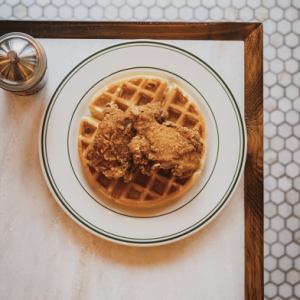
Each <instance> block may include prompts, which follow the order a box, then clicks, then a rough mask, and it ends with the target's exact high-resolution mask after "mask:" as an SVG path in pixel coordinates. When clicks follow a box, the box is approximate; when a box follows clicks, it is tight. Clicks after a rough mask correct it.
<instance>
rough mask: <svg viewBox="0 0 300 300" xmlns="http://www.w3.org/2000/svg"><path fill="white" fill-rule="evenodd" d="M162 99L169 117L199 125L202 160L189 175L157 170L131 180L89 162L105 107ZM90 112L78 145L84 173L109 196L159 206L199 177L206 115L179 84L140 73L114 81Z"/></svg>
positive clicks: (139, 205) (129, 204) (94, 101)
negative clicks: (110, 175)
mask: <svg viewBox="0 0 300 300" xmlns="http://www.w3.org/2000/svg"><path fill="white" fill-rule="evenodd" d="M152 101H162V103H163V109H164V110H165V111H167V112H168V120H169V121H172V122H174V123H176V124H179V125H181V126H185V127H188V128H196V129H197V130H198V131H199V133H200V136H201V138H202V143H203V145H204V147H203V151H202V153H201V155H202V156H201V164H200V168H199V170H198V171H197V172H195V173H194V174H193V176H192V177H190V178H185V179H179V178H175V177H174V176H173V175H172V174H171V173H170V172H168V171H166V170H155V171H153V173H152V174H151V175H150V176H148V175H144V174H139V175H137V176H136V177H135V179H134V180H133V181H131V182H127V183H125V182H124V181H123V180H122V179H117V180H116V179H108V178H107V177H105V176H104V175H102V174H98V173H97V172H95V170H94V169H93V168H92V167H91V166H89V163H88V160H87V157H86V154H87V151H88V147H89V145H90V144H91V143H92V141H93V138H94V136H95V133H96V130H97V126H98V123H99V122H100V120H101V118H102V111H103V108H104V107H105V105H106V104H107V103H115V104H117V105H118V107H119V108H120V109H122V110H123V111H125V110H127V108H128V107H130V106H131V105H144V104H147V103H150V102H152ZM89 109H90V113H91V116H87V117H84V118H83V119H82V120H81V124H80V130H79V136H78V149H79V156H80V160H81V164H82V167H83V171H84V174H85V176H86V178H87V180H88V182H89V184H90V185H91V186H92V188H93V189H94V190H95V191H96V192H99V193H100V194H101V195H102V196H104V197H105V198H106V199H110V200H113V201H115V202H116V203H118V204H121V205H123V206H127V207H131V208H147V207H156V206H160V205H162V204H166V203H169V202H171V201H172V200H175V199H178V198H179V197H181V196H182V195H183V194H184V193H185V192H187V190H188V189H189V188H190V187H191V185H192V184H193V183H194V181H195V179H196V178H198V177H199V175H200V173H201V171H202V169H203V163H204V159H205V153H206V130H205V123H204V119H203V116H202V114H201V112H200V111H199V109H198V108H197V107H196V105H195V103H194V102H193V101H191V100H190V99H188V97H187V96H186V95H184V93H183V92H182V90H181V89H180V88H179V87H177V86H172V85H170V84H168V82H167V81H166V80H163V79H162V78H159V77H146V76H138V77H132V78H128V79H126V80H122V81H118V82H115V83H112V84H111V85H109V86H108V87H107V88H105V89H104V90H102V91H100V92H99V93H98V94H97V95H96V96H95V97H94V98H93V99H92V101H91V103H90V105H89Z"/></svg>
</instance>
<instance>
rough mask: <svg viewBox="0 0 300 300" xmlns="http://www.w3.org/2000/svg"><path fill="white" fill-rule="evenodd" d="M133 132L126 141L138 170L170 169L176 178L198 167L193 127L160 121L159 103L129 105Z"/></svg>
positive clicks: (197, 142)
mask: <svg viewBox="0 0 300 300" xmlns="http://www.w3.org/2000/svg"><path fill="white" fill-rule="evenodd" d="M129 113H131V114H132V115H133V116H134V121H133V127H134V129H135V130H136V135H135V136H134V137H133V139H132V140H131V142H130V144H129V149H130V153H131V154H132V156H133V163H134V165H135V166H137V168H138V169H139V170H140V172H142V173H146V174H147V173H149V172H150V170H152V169H159V168H160V169H166V170H171V172H172V174H173V175H174V176H176V177H181V178H184V177H189V176H191V175H192V174H193V173H194V172H195V171H196V170H197V169H198V168H199V166H200V158H201V152H202V148H203V145H202V143H201V138H200V135H199V133H198V132H197V131H196V130H193V129H189V128H185V127H182V126H179V125H176V124H174V123H173V122H163V121H164V117H165V116H164V112H163V110H162V108H161V104H160V103H159V102H155V103H150V104H147V105H143V106H133V107H132V108H130V110H129Z"/></svg>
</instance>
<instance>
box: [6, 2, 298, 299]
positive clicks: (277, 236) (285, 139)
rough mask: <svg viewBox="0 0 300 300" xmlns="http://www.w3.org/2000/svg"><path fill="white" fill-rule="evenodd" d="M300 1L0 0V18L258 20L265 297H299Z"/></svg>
mask: <svg viewBox="0 0 300 300" xmlns="http://www.w3.org/2000/svg"><path fill="white" fill-rule="evenodd" d="M299 16H300V0H277V1H276V0H263V1H260V0H247V1H246V0H202V1H201V0H173V1H172V0H156V1H155V0H111V1H110V0H52V1H50V0H0V19H24V20H26V19H39V20H41V19H46V20H131V21H132V20H146V21H148V20H164V21H169V20H170V21H174V20H176V21H180V20H183V21H197V20H198V21H207V20H213V21H220V20H226V21H247V22H251V21H259V22H263V23H264V45H265V48H264V72H265V77H264V80H265V81H264V84H265V85H264V87H265V88H264V98H265V104H264V113H265V114H264V122H265V143H264V147H265V169H264V170H265V299H274V300H275V299H276V300H280V299H291V300H292V299H299V298H300V283H299V282H300V194H299V191H300V124H299V121H300V96H299V91H300V72H299V69H300V68H299V60H300V46H299V34H300V20H299Z"/></svg>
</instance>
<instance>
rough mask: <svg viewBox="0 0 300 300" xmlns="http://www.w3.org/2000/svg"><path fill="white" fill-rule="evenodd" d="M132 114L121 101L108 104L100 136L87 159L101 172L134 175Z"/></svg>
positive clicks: (97, 134) (113, 175)
mask: <svg viewBox="0 0 300 300" xmlns="http://www.w3.org/2000/svg"><path fill="white" fill-rule="evenodd" d="M132 119H133V118H132V116H131V115H129V114H128V113H125V112H123V111H122V110H120V109H119V108H118V106H117V105H115V104H112V105H108V106H107V107H106V108H105V109H104V110H103V119H102V120H101V121H100V123H99V125H98V128H97V131H96V136H95V139H94V141H93V142H92V144H91V145H90V146H89V149H88V152H87V156H86V158H87V160H88V161H89V165H90V166H92V167H93V168H94V169H95V170H96V171H97V172H98V173H101V174H104V175H105V176H106V177H107V178H110V179H112V178H114V179H118V178H121V177H123V178H124V181H129V180H131V179H132V176H133V174H132V173H131V172H130V170H131V162H132V159H131V157H132V155H131V153H130V152H129V148H128V144H129V143H130V141H131V139H132V138H133V136H134V130H133V123H132Z"/></svg>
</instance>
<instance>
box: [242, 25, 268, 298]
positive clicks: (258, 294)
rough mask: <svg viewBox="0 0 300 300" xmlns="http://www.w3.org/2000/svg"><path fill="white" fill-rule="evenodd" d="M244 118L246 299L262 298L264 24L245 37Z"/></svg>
mask: <svg viewBox="0 0 300 300" xmlns="http://www.w3.org/2000/svg"><path fill="white" fill-rule="evenodd" d="M245 118H246V125H247V137H248V149H247V161H246V169H245V186H244V193H245V224H246V226H245V248H246V253H245V259H246V260H245V261H246V266H245V267H246V269H245V277H246V278H245V280H246V299H247V300H250V299H263V290H264V289H263V27H262V25H260V26H259V27H258V28H257V29H255V30H254V31H253V32H251V34H250V35H249V36H248V37H247V38H246V40H245Z"/></svg>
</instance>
